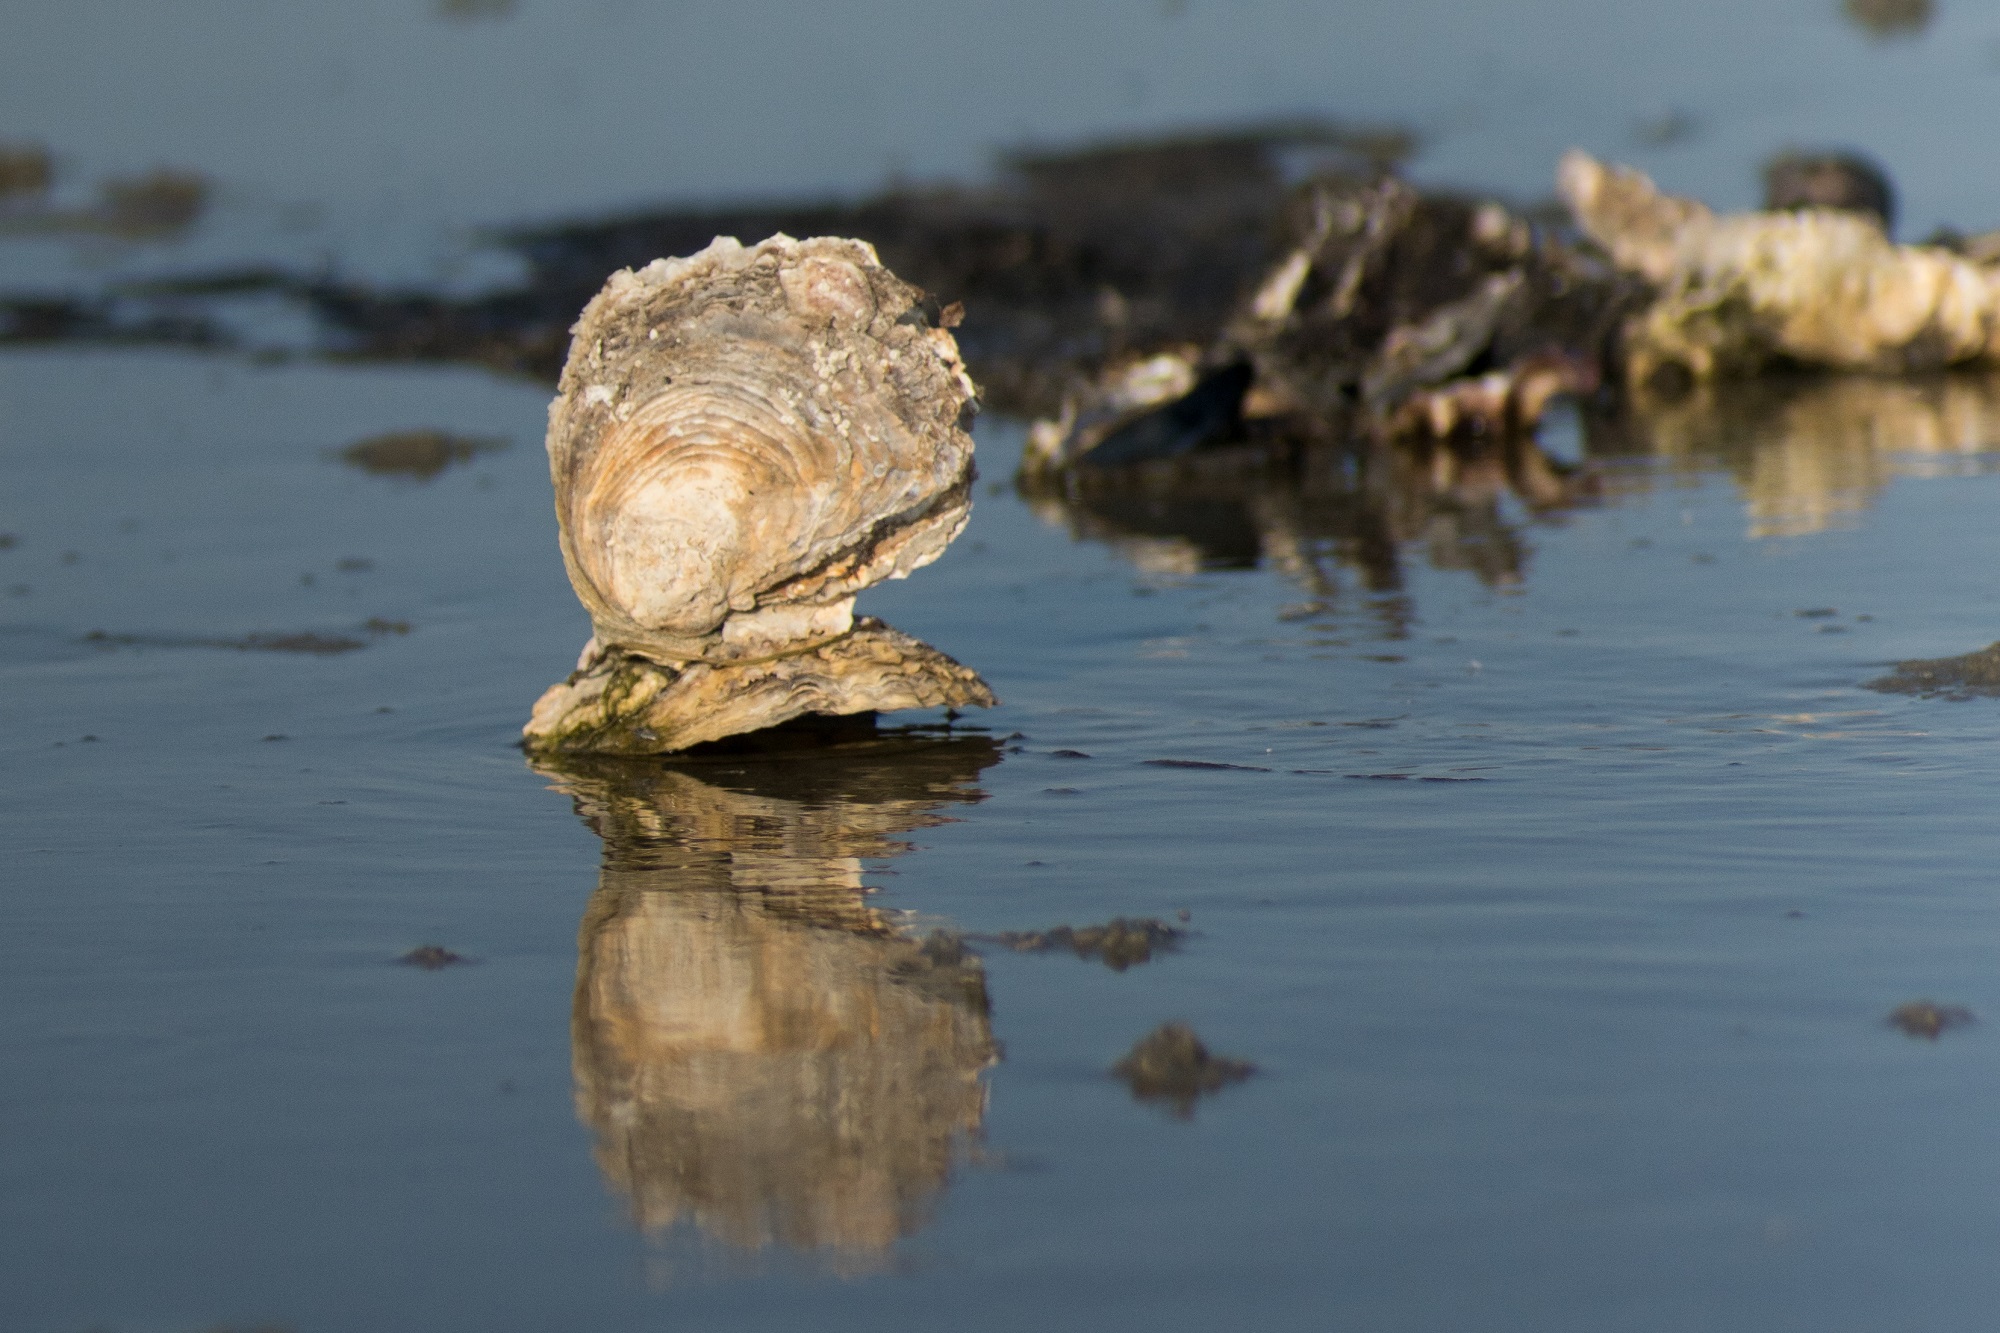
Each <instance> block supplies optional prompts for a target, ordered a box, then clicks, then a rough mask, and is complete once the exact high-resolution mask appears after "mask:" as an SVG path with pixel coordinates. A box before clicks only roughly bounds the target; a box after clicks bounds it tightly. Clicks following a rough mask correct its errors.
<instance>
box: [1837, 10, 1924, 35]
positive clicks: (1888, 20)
mask: <svg viewBox="0 0 2000 1333" xmlns="http://www.w3.org/2000/svg"><path fill="white" fill-rule="evenodd" d="M1840 8H1841V12H1842V13H1844V14H1846V15H1847V20H1848V22H1850V23H1852V24H1854V25H1855V26H1856V27H1857V28H1860V29H1861V30H1862V31H1864V32H1866V33H1867V34H1868V35H1869V36H1870V37H1873V38H1875V39H1876V40H1877V41H1881V40H1884V39H1886V38H1891V37H1912V36H1915V35H1916V34H1917V33H1920V32H1922V31H1923V30H1924V29H1925V28H1927V27H1929V26H1930V21H1931V18H1932V16H1933V15H1934V14H1935V13H1936V6H1935V5H1934V4H1933V3H1932V0H1843V3H1842V4H1841V6H1840Z"/></svg>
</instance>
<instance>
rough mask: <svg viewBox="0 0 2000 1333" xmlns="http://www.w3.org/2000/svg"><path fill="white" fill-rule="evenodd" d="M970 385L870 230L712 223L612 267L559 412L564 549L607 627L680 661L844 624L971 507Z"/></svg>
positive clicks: (930, 556) (611, 633)
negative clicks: (773, 231)
mask: <svg viewBox="0 0 2000 1333" xmlns="http://www.w3.org/2000/svg"><path fill="white" fill-rule="evenodd" d="M973 394H974V390H973V386H972V382H971V380H970V379H969V378H967V376H966V374H965V370H964V368H963V366H962V364H961V362H960V360H959V355H958V347H957V344H956V343H955V342H954V341H953V339H952V337H951V335H950V334H949V333H948V332H946V331H945V330H943V329H940V328H935V327H932V321H931V320H930V319H929V318H928V317H927V316H926V313H925V310H924V306H923V294H922V293H921V292H919V291H918V290H917V289H916V288H913V287H911V286H909V285H908V284H906V283H904V282H902V281H900V280H899V279H897V278H896V277H895V276H894V275H893V274H891V273H890V272H889V271H888V270H887V269H885V268H883V267H882V265H881V263H880V261H879V260H878V259H877V258H876V256H875V252H874V249H873V248H872V247H871V246H869V245H867V244H865V243H863V242H860V241H852V240H844V239H835V238H825V237H821V238H815V239H811V240H805V241H795V240H793V239H791V238H790V237H788V236H783V235H779V236H773V237H771V238H770V239H769V240H766V241H764V242H762V243H761V244H758V245H755V246H751V247H745V246H743V245H741V244H739V243H738V242H737V241H735V240H733V239H729V238H726V237H724V238H718V239H717V240H716V241H715V242H714V243H713V244H711V245H710V246H709V247H708V248H707V249H705V250H703V251H701V252H700V253H699V254H696V255H693V256H691V257H689V258H686V259H663V260H656V261H655V262H653V263H652V264H649V265H647V266H646V267H645V268H643V269H639V270H637V271H633V270H625V271H622V272H620V273H618V274H616V275H614V276H613V277H612V279H611V280H610V281H609V282H608V283H607V284H606V286H605V288H604V290H603V291H602V292H600V293H599V294H598V296H597V297H596V298H595V299H593V300H592V301H591V303H590V304H589V306H587V307H586V308H585V310H584V312H583V317H582V319H581V320H580V321H579V322H578V323H577V325H576V328H575V330H574V337H573V340H572V342H571V346H570V355H569V361H568V363H567V365H565V367H564V369H563V375H562V383H561V389H560V392H559V394H558V396H557V398H556V400H555V402H554V403H553V404H552V405H551V406H550V408H549V436H548V449H549V466H550V473H551V476H552V478H553V480H554V483H555V492H556V514H557V518H558V521H559V522H560V525H561V529H562V549H563V559H564V562H565V563H566V565H567V566H568V569H569V576H570V581H571V583H572V584H573V585H574V586H575V588H576V592H577V595H578V597H579V598H581V599H582V601H583V604H584V606H585V608H586V609H588V611H589V612H590V616H591V620H592V622H593V624H594V626H595V629H596V635H597V641H598V644H599V645H600V646H601V647H603V648H605V649H607V650H622V651H626V652H630V653H635V654H638V655H640V656H645V657H651V658H654V659H656V660H661V661H664V662H667V663H669V664H673V663H676V662H680V661H685V660H688V659H692V658H699V659H702V660H709V661H717V660H729V659H731V658H736V657H746V656H752V655H755V654H758V653H766V652H769V651H771V650H772V649H773V648H774V647H776V648H782V647H783V646H784V645H787V644H796V643H798V642H800V641H805V640H810V639H811V638H813V637H814V636H815V635H822V634H825V633H829V632H832V633H838V632H842V631H845V630H846V629H847V628H848V627H849V626H850V625H851V623H852V612H851V608H852V599H853V596H854V594H855V593H856V592H857V591H858V590H860V589H862V588H865V587H867V586H869V585H870V584H873V583H876V582H879V581H881V580H882V579H885V578H900V577H902V576H904V575H907V574H908V573H909V572H910V571H912V570H914V569H917V568H919V567H921V566H922V565H925V564H928V563H929V562H930V561H932V560H934V559H936V558H937V557H938V555H940V554H941V553H942V552H943V550H944V548H945V547H946V545H948V544H949V543H950V541H951V540H952V538H953V537H955V536H957V535H958V532H959V530H960V529H961V528H962V527H963V526H964V524H965V519H966V516H967V512H968V511H969V509H970V507H971V483H972V477H973V470H972V439H971V437H970V435H968V434H967V432H966V430H965V423H966V420H967V418H968V417H969V416H970V412H971V409H972V407H973Z"/></svg>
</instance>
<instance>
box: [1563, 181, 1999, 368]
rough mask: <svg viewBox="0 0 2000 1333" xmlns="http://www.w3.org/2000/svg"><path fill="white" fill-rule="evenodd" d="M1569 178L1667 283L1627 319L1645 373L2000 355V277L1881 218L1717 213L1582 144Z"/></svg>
mask: <svg viewBox="0 0 2000 1333" xmlns="http://www.w3.org/2000/svg"><path fill="white" fill-rule="evenodd" d="M1557 185H1558V188H1559V189H1560V191H1561V192H1562V195H1563V197H1564V199H1565V200H1566V201H1567V202H1568V204H1569V206H1570V210H1571V212H1572V213H1573V214H1574V215H1575V216H1576V219H1577V222H1578V224H1579V225H1580V226H1581V227H1582V228H1583V230H1584V231H1585V232H1586V233H1588V234H1589V236H1590V237H1591V239H1592V240H1595V241H1596V242H1598V243H1599V244H1600V245H1602V246H1603V247H1604V248H1605V249H1606V250H1608V251H1609V252H1610V253H1611V256H1612V258H1613V260H1614V262H1616V263H1617V264H1618V266H1619V267H1621V268H1623V269H1626V270H1628V271H1630V272H1633V273H1637V274H1639V275H1641V276H1643V277H1644V278H1646V279H1647V280H1648V281H1649V282H1651V283H1652V284H1654V286H1655V287H1656V288H1657V293H1656V297H1655V299H1654V301H1653V303H1652V305H1651V306H1649V307H1648V308H1647V309H1646V310H1645V311H1644V312H1642V313H1641V314H1640V315H1638V316H1636V317H1635V318H1634V319H1633V320H1631V321H1630V323H1629V324H1628V326H1627V327H1626V329H1625V346H1626V358H1627V364H1626V370H1627V374H1628V376H1629V377H1630V378H1631V379H1633V380H1634V381H1635V382H1638V383H1644V382H1645V381H1646V380H1647V379H1649V378H1650V377H1651V376H1652V374H1653V372H1654V371H1655V370H1657V369H1658V368H1660V367H1661V366H1665V365H1677V366H1680V367H1681V368H1683V369H1684V370H1686V371H1688V372H1690V373H1692V374H1693V375H1694V376H1695V377H1696V378H1707V377H1710V376H1713V375H1717V374H1725V373H1732V372H1743V373H1751V372H1755V371H1759V370H1762V369H1763V368H1765V367H1766V366H1768V365H1769V364H1771V363H1772V362H1774V361H1788V362H1793V363H1797V364H1803V365H1809V366H1821V367H1826V368H1829V369H1834V370H1862V371H1886V372H1891V373H1902V372H1905V371H1911V370H1936V369H1941V368H1943V367H1946V366H1956V365H1965V364H1970V363H1974V362H1986V363H1989V364H1991V363H1993V362H1995V361H1997V360H2000V274H1996V273H1995V272H1994V271H1993V270H1992V269H1989V268H1986V267H1984V266H1982V265H1979V264H1974V263H1972V262H1970V261H1968V260H1966V259H1964V258H1961V257H1960V256H1958V255H1954V254H1952V253H1951V252H1949V251H1947V250H1944V249H1942V248H1939V247H1935V246H1922V245H1896V244H1894V243H1893V242H1891V241H1890V240H1889V238H1888V237H1887V236H1886V235H1884V234H1883V232H1882V229H1881V226H1880V225H1879V224H1878V223H1877V222H1876V221H1875V220H1874V219H1872V218H1867V217H1863V216H1860V215H1858V214H1855V213H1851V212H1844V211H1841V210H1837V209H1828V208H1820V209H1809V210H1807V211H1805V212H1769V213H1739V214H1730V215H1724V216H1717V215H1716V214H1714V213H1712V212H1710V211H1709V210H1708V209H1707V208H1705V207H1703V206H1702V205H1701V204H1699V203H1697V202H1695V201H1693V200H1688V199H1677V198H1675V197H1674V196H1672V195H1669V194H1664V193H1662V192H1661V191H1660V190H1659V188H1658V187H1657V186H1655V185H1654V184H1653V182H1652V181H1651V180H1649V179H1648V178H1647V177H1645V176H1644V175H1642V174H1641V173H1639V172H1636V171H1633V170H1630V169H1629V168H1621V167H1613V166H1608V165H1606V164H1604V163H1601V162H1598V161H1597V160H1595V159H1594V158H1591V157H1590V156H1588V155H1587V154H1584V153H1581V152H1574V151H1573V152H1571V153H1569V154H1567V155H1566V156H1565V157H1564V158H1563V161H1562V166H1561V168H1560V171H1559V175H1558V180H1557Z"/></svg>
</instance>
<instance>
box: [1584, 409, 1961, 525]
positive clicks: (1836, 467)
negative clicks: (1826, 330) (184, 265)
mask: <svg viewBox="0 0 2000 1333" xmlns="http://www.w3.org/2000/svg"><path fill="white" fill-rule="evenodd" d="M1585 437H1586V441H1587V445H1588V448H1589V451H1590V453H1591V454H1592V455H1593V456H1597V457H1608V456H1613V455H1617V454H1640V455H1651V456H1653V457H1656V458H1660V459H1663V460H1666V461H1668V462H1669V463H1670V465H1673V466H1675V467H1676V468H1677V469H1678V470H1680V471H1683V472H1689V473H1692V472H1698V471H1708V470H1711V469H1715V468H1718V467H1720V468H1723V469H1725V470H1727V471H1728V472H1729V473H1730V475H1731V476H1732V477H1733V478H1734V479H1735V482H1736V485H1737V487H1738V488H1739V490H1740V491H1741V493H1742V495H1743V507H1744V519H1745V523H1744V527H1745V534H1746V535H1747V536H1749V537H1751V538H1762V537H1803V536H1808V535H1810V534H1812V533H1815V532H1822V531H1825V530H1826V529H1828V528H1833V527H1840V526H1843V525H1845V524H1849V523H1852V522H1853V521H1855V520H1856V519H1858V518H1859V517H1860V515H1861V514H1862V513H1863V512H1864V511H1865V510H1866V509H1867V508H1868V507H1869V505H1871V504H1873V503H1874V500H1875V497H1876V496H1877V495H1879V494H1880V493H1881V492H1882V490H1883V489H1884V488H1885V487H1887V486H1888V484H1889V482H1890V481H1891V480H1892V479H1894V478H1895V477H1898V476H1920V477H1936V476H1950V475H1959V474H1965V473H1978V472H1987V471H1991V470H1993V468H1994V466H1995V465H1996V462H1997V461H2000V459H1996V455H1995V452H1994V451H1995V450H1996V449H2000V376H1995V375H1987V374H1973V373H1964V372H1961V373H1958V374H1949V375H1931V376H1920V377H1907V378H1896V379H1890V378H1882V377H1873V376H1860V375H1827V376H1807V375H1793V376H1769V377H1766V378H1763V379H1757V380H1747V381H1740V382H1734V383H1716V384H1705V385H1700V386H1697V387H1696V388H1694V389H1692V390H1690V391H1689V392H1688V393H1686V394H1684V395H1682V396H1679V397H1663V398H1661V397H1649V398H1642V399H1641V400H1640V401H1638V402H1636V403H1634V404H1633V405H1632V406H1631V407H1630V409H1629V410H1627V411H1625V412H1622V413H1620V414H1619V415H1617V416H1615V417H1613V416H1597V417H1593V418H1591V419H1590V421H1589V422H1588V425H1587V428H1586V436H1585Z"/></svg>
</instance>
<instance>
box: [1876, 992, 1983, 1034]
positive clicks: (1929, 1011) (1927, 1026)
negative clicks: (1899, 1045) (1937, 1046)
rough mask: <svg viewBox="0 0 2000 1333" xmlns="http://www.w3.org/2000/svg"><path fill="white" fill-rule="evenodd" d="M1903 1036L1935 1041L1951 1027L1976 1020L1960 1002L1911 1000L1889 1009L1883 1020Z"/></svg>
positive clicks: (1962, 1025)
mask: <svg viewBox="0 0 2000 1333" xmlns="http://www.w3.org/2000/svg"><path fill="white" fill-rule="evenodd" d="M1884 1021H1885V1022H1887V1023H1888V1024H1889V1026H1890V1027H1892V1028H1895V1029H1896V1030H1897V1031H1899V1032H1901V1033H1903V1034H1904V1035H1905V1036H1910V1037H1921V1038H1924V1039H1927V1040H1929V1041H1936V1040H1937V1039H1938V1036H1939V1035H1940V1034H1941V1033H1945V1032H1949V1031H1951V1030H1952V1029H1953V1028H1962V1027H1970V1026H1972V1024H1973V1023H1975V1022H1976V1021H1978V1020H1976V1019H1975V1018H1973V1016H1972V1011H1971V1010H1970V1009H1967V1008H1966V1007H1965V1006H1964V1005H1962V1004H1938V1003H1937V1002H1936V1001H1934V1000H1912V1001H1910V1002H1909V1003H1908V1004H1899V1005H1897V1006H1896V1007H1895V1008H1894V1009H1891V1010H1890V1011H1889V1017H1888V1018H1887V1019H1886V1020H1884Z"/></svg>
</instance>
